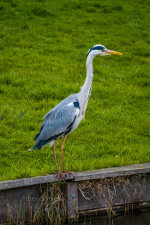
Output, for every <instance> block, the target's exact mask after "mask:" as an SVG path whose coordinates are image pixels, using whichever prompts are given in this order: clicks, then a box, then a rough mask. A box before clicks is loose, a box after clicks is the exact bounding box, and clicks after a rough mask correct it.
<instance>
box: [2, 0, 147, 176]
mask: <svg viewBox="0 0 150 225" xmlns="http://www.w3.org/2000/svg"><path fill="white" fill-rule="evenodd" d="M149 23H150V1H148V0H145V1H142V0H133V1H130V0H126V1H121V0H120V1H119V0H113V1H112V0H106V1H99V0H97V1H96V0H93V1H85V0H81V1H79V0H74V1H69V0H63V1H58V0H55V1H50V0H41V1H40V0H32V1H31V0H9V1H8V0H7V1H6V0H1V1H0V180H7V179H15V178H22V177H31V176H39V175H45V174H48V173H50V172H54V171H55V164H54V158H53V153H52V150H51V149H50V148H49V146H46V147H44V148H43V149H42V150H40V151H35V150H32V151H28V149H32V148H33V145H34V141H33V138H34V136H35V134H36V133H37V132H38V130H39V129H40V126H41V119H42V117H43V116H44V115H45V114H46V113H47V112H48V111H49V110H50V109H52V108H53V107H54V106H55V105H56V104H57V103H59V102H60V101H61V100H62V99H64V98H65V97H67V96H68V95H70V94H71V93H76V92H78V91H79V90H80V86H82V85H83V83H84V80H85V75H86V71H85V60H86V54H87V51H88V49H89V48H91V47H92V46H93V45H95V44H103V45H105V46H106V47H107V48H109V49H112V50H116V51H120V52H123V53H124V55H123V56H107V57H96V59H95V60H94V81H93V88H92V95H91V97H90V101H89V105H88V108H87V111H86V116H85V120H84V121H82V123H81V124H80V126H79V127H78V129H77V130H76V131H75V132H74V133H72V134H70V135H69V137H68V140H67V142H66V145H65V163H66V169H67V170H71V171H80V170H91V169H98V168H103V167H113V166H123V165H128V164H135V163H144V162H150V145H149V144H150V138H149V134H150V133H149V128H150V115H149V111H150V101H149V99H150V88H149V85H150V79H149V74H150V67H149V65H150V26H149ZM59 147H60V142H59V144H58V145H57V157H58V162H59V168H60V169H61V155H60V150H59Z"/></svg>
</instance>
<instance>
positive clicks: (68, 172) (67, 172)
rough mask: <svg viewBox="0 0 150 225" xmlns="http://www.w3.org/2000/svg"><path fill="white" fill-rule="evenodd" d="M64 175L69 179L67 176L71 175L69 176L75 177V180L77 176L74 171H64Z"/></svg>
mask: <svg viewBox="0 0 150 225" xmlns="http://www.w3.org/2000/svg"><path fill="white" fill-rule="evenodd" d="M63 173H64V174H65V177H67V174H69V175H72V176H73V179H74V178H75V174H74V172H72V171H66V170H63Z"/></svg>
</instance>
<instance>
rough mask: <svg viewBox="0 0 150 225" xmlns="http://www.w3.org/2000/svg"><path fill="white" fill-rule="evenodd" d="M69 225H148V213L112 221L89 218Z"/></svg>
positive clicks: (149, 213)
mask: <svg viewBox="0 0 150 225" xmlns="http://www.w3.org/2000/svg"><path fill="white" fill-rule="evenodd" d="M71 225H150V212H144V213H140V214H134V215H126V216H118V217H115V218H113V219H105V218H91V219H90V220H87V221H86V220H85V221H84V222H77V223H71Z"/></svg>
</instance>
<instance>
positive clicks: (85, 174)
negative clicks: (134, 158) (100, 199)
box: [0, 163, 150, 190]
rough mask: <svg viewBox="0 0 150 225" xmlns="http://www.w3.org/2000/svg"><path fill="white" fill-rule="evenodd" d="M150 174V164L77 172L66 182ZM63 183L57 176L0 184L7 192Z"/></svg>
mask: <svg viewBox="0 0 150 225" xmlns="http://www.w3.org/2000/svg"><path fill="white" fill-rule="evenodd" d="M149 172H150V163H145V164H136V165H130V166H122V167H114V168H106V169H100V170H90V171H82V172H75V177H73V176H72V175H71V174H67V176H66V182H68V181H71V180H73V181H84V180H95V179H101V178H108V177H117V176H125V175H134V174H145V173H149ZM57 181H61V178H59V177H58V176H57V175H56V174H51V175H46V176H40V177H32V178H23V179H17V180H9V181H2V182H0V190H7V189H12V188H19V187H27V186H32V185H38V184H46V183H51V182H57Z"/></svg>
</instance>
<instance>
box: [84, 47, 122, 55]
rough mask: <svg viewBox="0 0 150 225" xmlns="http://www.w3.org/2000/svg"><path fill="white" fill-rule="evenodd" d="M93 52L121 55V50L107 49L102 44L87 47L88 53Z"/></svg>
mask: <svg viewBox="0 0 150 225" xmlns="http://www.w3.org/2000/svg"><path fill="white" fill-rule="evenodd" d="M89 54H93V55H94V56H96V55H101V56H104V55H122V53H121V52H116V51H112V50H109V49H107V48H105V47H104V46H103V45H94V46H93V47H92V48H90V49H89V51H88V54H87V56H88V55H89Z"/></svg>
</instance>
